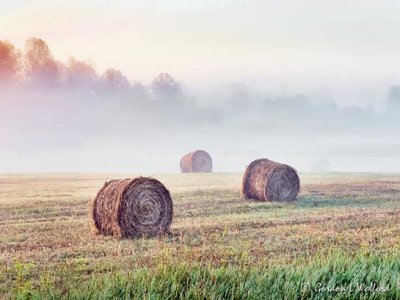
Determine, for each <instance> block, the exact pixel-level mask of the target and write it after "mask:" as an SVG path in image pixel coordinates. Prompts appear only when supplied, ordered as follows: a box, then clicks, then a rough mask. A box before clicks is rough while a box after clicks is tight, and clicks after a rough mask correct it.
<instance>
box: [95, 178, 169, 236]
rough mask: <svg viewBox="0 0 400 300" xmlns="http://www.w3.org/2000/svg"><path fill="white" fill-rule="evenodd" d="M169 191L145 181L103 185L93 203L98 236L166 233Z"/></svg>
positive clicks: (117, 181) (141, 179)
mask: <svg viewBox="0 0 400 300" xmlns="http://www.w3.org/2000/svg"><path fill="white" fill-rule="evenodd" d="M172 213H173V203H172V199H171V196H170V193H169V191H168V190H167V189H166V188H165V186H164V185H163V184H162V183H161V182H160V181H158V180H156V179H153V178H146V177H137V178H135V179H124V180H111V181H109V182H106V183H105V184H104V186H103V187H102V189H101V190H100V191H99V192H98V194H97V196H96V198H95V199H94V200H93V202H92V218H93V221H94V225H95V227H96V229H97V231H98V233H100V234H104V235H113V236H117V237H122V238H132V237H150V236H155V235H162V234H164V233H166V232H167V231H168V229H169V226H170V225H171V222H172Z"/></svg>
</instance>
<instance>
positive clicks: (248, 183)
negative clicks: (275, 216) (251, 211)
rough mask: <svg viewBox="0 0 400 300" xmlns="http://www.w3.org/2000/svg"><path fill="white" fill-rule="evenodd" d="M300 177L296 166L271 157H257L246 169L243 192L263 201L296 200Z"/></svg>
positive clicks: (247, 196) (249, 196)
mask: <svg viewBox="0 0 400 300" xmlns="http://www.w3.org/2000/svg"><path fill="white" fill-rule="evenodd" d="M299 190H300V179H299V176H298V175H297V172H296V170H295V169H294V168H292V167H290V166H288V165H284V164H280V163H277V162H274V161H271V160H269V159H265V158H263V159H257V160H255V161H253V162H252V163H251V164H250V165H249V166H248V167H247V168H246V170H245V172H244V174H243V180H242V194H243V195H244V196H245V197H246V198H251V199H257V200H261V201H294V200H296V198H297V194H298V193H299Z"/></svg>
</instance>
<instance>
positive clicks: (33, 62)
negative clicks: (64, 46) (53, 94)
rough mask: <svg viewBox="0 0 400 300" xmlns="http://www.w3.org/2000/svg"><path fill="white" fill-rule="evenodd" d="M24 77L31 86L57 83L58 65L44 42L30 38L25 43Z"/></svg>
mask: <svg viewBox="0 0 400 300" xmlns="http://www.w3.org/2000/svg"><path fill="white" fill-rule="evenodd" d="M24 54H25V57H24V63H25V76H26V78H27V79H28V81H30V82H32V83H33V84H39V85H42V84H44V85H48V84H53V83H55V82H57V81H58V75H59V72H58V65H57V62H56V61H55V60H54V59H53V56H52V54H51V52H50V49H49V47H48V46H47V44H46V42H45V41H44V40H42V39H39V38H30V39H28V40H27V41H26V43H25V53H24Z"/></svg>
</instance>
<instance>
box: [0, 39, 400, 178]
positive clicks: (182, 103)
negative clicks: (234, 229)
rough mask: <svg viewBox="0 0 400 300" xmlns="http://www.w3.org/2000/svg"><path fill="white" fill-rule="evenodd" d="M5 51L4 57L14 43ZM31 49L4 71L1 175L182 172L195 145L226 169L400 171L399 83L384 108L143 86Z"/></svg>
mask: <svg viewBox="0 0 400 300" xmlns="http://www.w3.org/2000/svg"><path fill="white" fill-rule="evenodd" d="M2 45H3V48H2V49H3V51H2V53H3V58H4V57H5V55H4V53H5V51H4V48H5V45H6V46H7V45H8V47H9V48H10V47H11V46H12V45H11V44H6V43H4V42H3V44H2ZM10 49H11V48H10ZM14 50H15V53H21V52H22V51H20V52H19V51H17V50H16V49H14ZM23 53H24V55H22V56H20V54H18V55H17V56H16V57H19V58H18V59H19V60H22V59H23V66H24V67H23V68H22V67H21V68H20V69H19V68H15V70H17V69H18V72H14V73H13V72H11V71H10V70H13V69H12V68H10V67H9V68H8V70H9V72H8V73H7V72H6V71H4V70H6V68H5V66H7V64H5V63H4V64H3V71H4V72H3V73H2V86H1V90H0V97H1V98H0V99H1V101H0V140H1V143H2V144H1V152H0V159H1V164H0V170H1V171H2V172H16V171H31V172H33V171H122V172H174V171H178V170H179V168H178V166H179V160H180V157H181V156H182V155H183V154H184V153H186V152H188V151H191V150H193V149H205V150H207V151H209V152H210V153H211V155H212V157H213V159H214V169H215V171H221V172H222V171H241V170H242V169H243V168H244V167H245V166H246V164H248V163H249V162H250V161H251V160H253V159H255V158H259V157H268V158H271V159H273V160H277V161H283V162H287V163H290V164H293V165H294V166H295V167H297V168H298V169H299V170H309V169H310V168H311V166H312V165H318V161H319V160H321V159H323V160H324V161H327V163H328V165H329V167H330V168H331V169H332V170H337V171H340V170H347V171H397V170H400V163H399V162H398V161H399V157H400V151H399V150H400V141H399V140H398V139H397V138H398V136H399V129H400V122H398V120H399V115H400V87H399V86H391V87H388V92H387V94H383V95H382V99H383V100H382V101H383V104H384V105H383V109H382V108H380V109H377V108H375V107H367V108H363V107H357V106H342V107H339V106H338V105H337V104H336V102H335V100H334V99H330V98H329V97H325V98H324V97H322V96H321V97H315V96H314V97H312V98H311V97H309V96H307V95H305V94H301V93H297V94H290V93H282V94H281V95H270V94H268V92H265V93H260V92H259V91H254V90H252V89H251V88H250V87H249V86H248V85H246V84H245V83H232V84H230V85H228V86H225V87H221V89H220V90H215V89H214V90H210V91H206V90H205V91H203V92H200V93H199V94H200V95H196V94H195V93H193V92H191V90H190V89H188V88H184V85H183V84H182V83H181V82H179V81H177V80H176V79H175V78H174V77H172V76H171V75H170V74H168V73H160V74H159V75H158V76H157V77H155V78H154V80H153V81H152V82H150V83H141V82H138V81H135V82H130V81H129V80H128V79H127V77H126V76H124V75H123V74H122V73H121V72H120V71H118V70H115V69H108V70H106V71H105V72H104V73H102V74H97V72H96V71H95V69H94V68H93V67H92V66H91V65H90V64H88V63H86V62H83V61H79V60H76V59H74V58H71V59H70V60H69V62H68V63H66V64H62V63H61V62H58V61H56V60H55V59H54V58H53V56H52V54H51V52H50V50H49V48H48V47H47V44H46V43H45V41H43V40H41V39H30V40H29V41H28V42H27V44H26V47H25V50H24V51H23ZM33 54H34V55H33ZM11 57H12V56H11V55H9V60H8V62H9V64H8V66H10V64H11V63H12V62H11ZM16 61H18V60H16ZM3 62H6V60H5V59H3ZM266 86H267V87H268V83H266ZM325 169H327V167H326V168H325Z"/></svg>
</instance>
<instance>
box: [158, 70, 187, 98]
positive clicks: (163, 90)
mask: <svg viewBox="0 0 400 300" xmlns="http://www.w3.org/2000/svg"><path fill="white" fill-rule="evenodd" d="M151 89H152V90H153V92H154V93H155V94H156V95H158V96H161V97H162V96H167V97H171V96H180V95H181V94H182V90H181V87H180V85H179V82H177V81H176V80H175V79H174V77H172V76H171V75H170V74H168V73H160V74H159V75H158V76H157V77H156V78H154V80H153V82H152V84H151Z"/></svg>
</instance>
